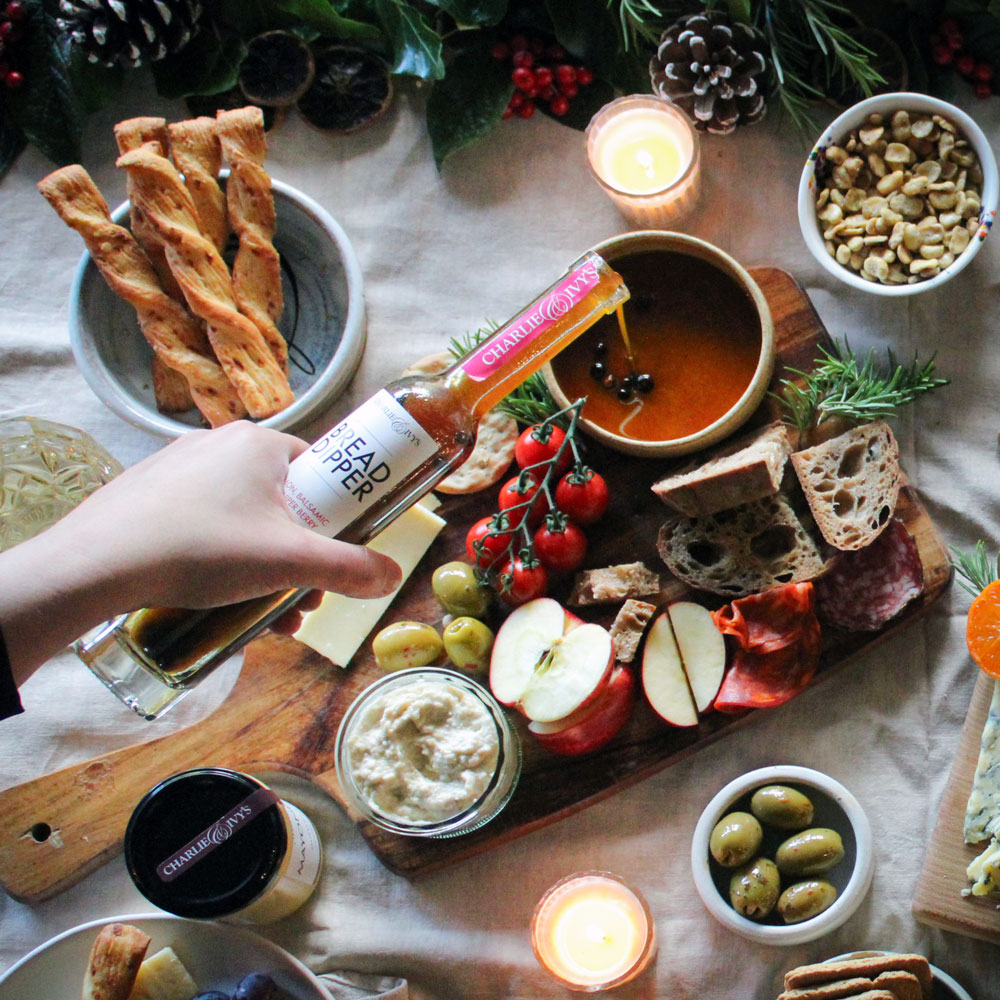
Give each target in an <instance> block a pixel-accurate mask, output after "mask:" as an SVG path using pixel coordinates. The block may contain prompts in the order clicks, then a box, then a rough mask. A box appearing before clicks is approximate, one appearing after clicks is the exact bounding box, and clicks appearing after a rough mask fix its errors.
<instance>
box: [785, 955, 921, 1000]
mask: <svg viewBox="0 0 1000 1000" xmlns="http://www.w3.org/2000/svg"><path fill="white" fill-rule="evenodd" d="M898 969H902V970H903V971H905V972H909V973H911V974H912V975H913V976H914V977H915V978H916V979H917V981H918V982H919V983H920V991H921V994H922V995H923V997H925V998H927V997H929V996H930V995H931V980H932V978H933V977H932V975H931V967H930V964H929V963H928V961H927V959H926V958H924V957H923V956H922V955H913V954H905V955H894V954H890V955H882V954H878V953H874V952H873V953H871V954H866V955H859V956H857V957H855V958H847V959H843V960H842V961H840V962H823V963H821V964H819V965H803V966H800V967H799V968H797V969H792V970H791V971H790V972H786V973H785V989H786V990H793V989H802V988H804V987H807V986H814V985H816V984H817V983H829V982H835V981H837V980H840V979H846V978H850V977H851V976H867V977H868V978H870V979H871V978H875V977H876V976H878V975H879V973H882V972H888V971H893V970H898Z"/></svg>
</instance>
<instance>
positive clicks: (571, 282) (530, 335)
mask: <svg viewBox="0 0 1000 1000" xmlns="http://www.w3.org/2000/svg"><path fill="white" fill-rule="evenodd" d="M597 266H598V264H597V261H596V260H595V259H593V258H588V259H587V260H585V261H584V262H583V264H581V265H580V266H579V267H578V268H577V269H576V270H575V271H570V273H569V274H568V275H566V277H565V278H564V279H563V280H562V281H561V282H559V284H558V285H556V286H555V287H554V288H553V289H552V291H550V292H548V293H547V294H546V295H545V296H544V297H543V298H541V299H539V300H538V301H537V302H535V303H534V304H532V305H530V306H529V307H528V308H527V309H526V310H525V311H524V312H523V313H521V314H520V315H518V316H515V317H514V318H513V319H512V320H511V321H510V322H509V323H508V324H507V325H506V326H503V327H501V328H500V329H499V330H497V332H496V333H495V334H493V336H492V337H490V339H489V340H487V341H486V342H485V343H484V344H481V345H480V346H479V347H477V348H476V349H475V351H473V352H472V353H471V354H470V355H469V356H468V357H467V358H466V359H465V360H464V361H463V362H462V370H463V371H464V372H465V374H466V375H468V376H469V378H471V379H473V380H474V381H476V382H482V381H484V380H485V379H488V378H489V377H490V376H491V375H493V374H494V373H495V372H496V371H498V370H499V369H501V368H504V367H505V366H506V365H507V364H509V363H510V362H511V361H512V360H513V359H514V358H515V357H517V355H518V354H520V353H521V351H523V350H524V349H525V348H526V347H528V346H529V345H530V344H531V343H532V341H534V340H536V339H537V338H538V337H540V336H541V335H542V334H543V333H544V332H545V331H546V330H548V329H549V327H551V326H552V324H553V323H556V322H558V320H560V319H562V317H563V316H565V315H566V313H568V312H569V311H570V309H572V308H573V307H574V306H576V305H578V304H579V303H580V302H581V301H582V300H583V299H584V298H585V297H586V296H587V295H588V294H589V293H590V292H591V291H592V290H593V289H594V288H595V287H596V286H597V284H598V282H599V281H600V280H601V276H600V273H599V272H598V269H597Z"/></svg>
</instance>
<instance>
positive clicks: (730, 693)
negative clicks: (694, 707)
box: [714, 613, 823, 712]
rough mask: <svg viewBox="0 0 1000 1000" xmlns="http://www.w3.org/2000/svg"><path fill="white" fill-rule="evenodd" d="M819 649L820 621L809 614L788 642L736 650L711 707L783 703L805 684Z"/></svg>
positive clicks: (735, 709)
mask: <svg viewBox="0 0 1000 1000" xmlns="http://www.w3.org/2000/svg"><path fill="white" fill-rule="evenodd" d="M822 648H823V641H822V637H821V634H820V627H819V622H818V621H817V620H816V616H815V615H813V614H812V613H810V615H809V618H808V620H807V621H806V622H805V623H804V624H803V625H802V626H801V627H800V630H799V638H798V640H797V641H796V642H794V643H792V644H791V645H788V646H785V647H784V648H782V649H777V650H774V651H772V652H770V653H756V652H748V651H747V650H744V649H737V650H736V653H735V655H734V657H733V665H732V666H731V667H730V669H729V672H728V673H727V674H726V677H725V680H723V682H722V687H721V688H720V689H719V693H718V694H717V695H716V697H715V703H714V707H715V708H716V709H717V710H718V711H720V712H740V711H742V710H743V709H746V708H775V707H777V706H778V705H784V704H785V702H786V701H791V699H792V698H794V697H795V696H796V695H797V694H799V693H801V692H802V691H803V690H805V688H806V687H808V685H809V682H810V681H811V680H812V678H813V674H815V673H816V667H817V666H818V664H819V658H820V653H821V652H822Z"/></svg>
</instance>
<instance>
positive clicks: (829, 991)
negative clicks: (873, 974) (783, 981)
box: [778, 976, 874, 1000]
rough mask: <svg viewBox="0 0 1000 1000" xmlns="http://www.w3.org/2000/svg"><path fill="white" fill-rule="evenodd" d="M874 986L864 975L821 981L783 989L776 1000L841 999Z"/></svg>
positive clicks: (854, 995)
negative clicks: (827, 981) (791, 988)
mask: <svg viewBox="0 0 1000 1000" xmlns="http://www.w3.org/2000/svg"><path fill="white" fill-rule="evenodd" d="M873 988H874V984H873V983H872V981H871V980H870V979H869V978H867V977H866V976H857V977H855V978H853V979H841V980H839V981H838V982H833V983H821V984H819V985H817V986H805V987H803V988H802V989H797V990H785V992H784V993H782V994H781V995H780V996H779V997H778V1000H842V998H844V997H851V998H852V1000H853V998H854V997H857V995H858V994H859V993H865V992H866V991H868V990H871V989H873Z"/></svg>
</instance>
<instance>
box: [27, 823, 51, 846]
mask: <svg viewBox="0 0 1000 1000" xmlns="http://www.w3.org/2000/svg"><path fill="white" fill-rule="evenodd" d="M28 833H29V834H30V835H31V839H32V840H33V841H34V842H35V843H36V844H44V843H45V841H46V840H48V839H49V837H51V836H52V827H51V826H49V824H48V823H36V824H35V825H34V826H33V827H32V828H31V829H30V830H29V831H28Z"/></svg>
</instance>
